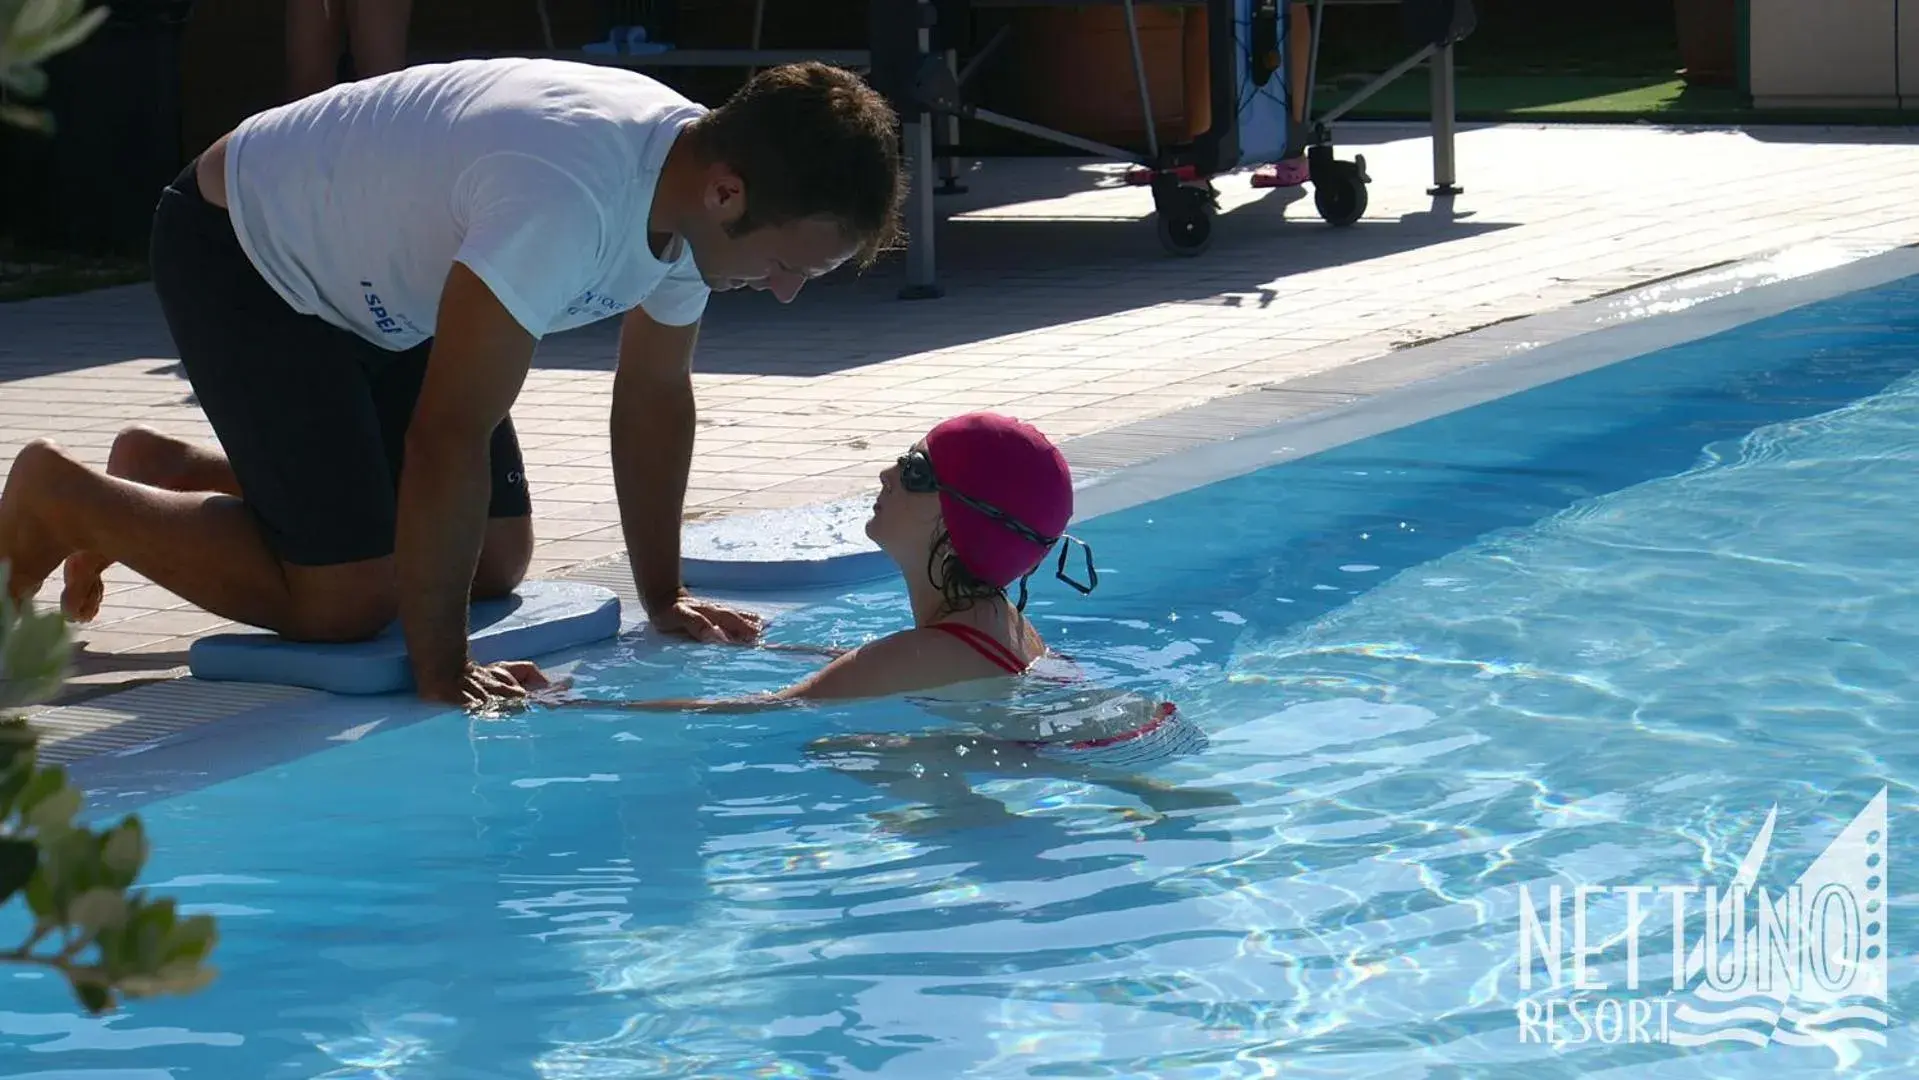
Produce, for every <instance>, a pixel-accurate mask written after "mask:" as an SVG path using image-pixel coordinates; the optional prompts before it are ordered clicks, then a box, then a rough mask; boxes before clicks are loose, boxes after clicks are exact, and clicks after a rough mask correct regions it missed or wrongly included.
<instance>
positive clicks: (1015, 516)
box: [579, 412, 1203, 767]
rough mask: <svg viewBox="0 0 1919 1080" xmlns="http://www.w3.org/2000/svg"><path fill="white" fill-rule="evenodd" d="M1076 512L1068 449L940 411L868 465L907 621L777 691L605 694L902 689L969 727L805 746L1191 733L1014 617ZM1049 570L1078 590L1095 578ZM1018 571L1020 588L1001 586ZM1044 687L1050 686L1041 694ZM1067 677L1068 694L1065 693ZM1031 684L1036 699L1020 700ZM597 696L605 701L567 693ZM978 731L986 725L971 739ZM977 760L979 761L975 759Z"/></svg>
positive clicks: (1088, 740)
mask: <svg viewBox="0 0 1919 1080" xmlns="http://www.w3.org/2000/svg"><path fill="white" fill-rule="evenodd" d="M1072 514H1073V484H1072V475H1071V472H1070V471H1069V470H1068V468H1067V465H1066V458H1065V456H1064V455H1063V454H1061V453H1060V452H1059V450H1058V448H1057V447H1055V446H1054V445H1053V444H1052V443H1051V442H1050V441H1049V440H1048V439H1047V438H1046V436H1045V435H1043V434H1041V433H1040V432H1039V430H1038V429H1037V428H1035V427H1033V426H1032V425H1031V424H1027V423H1024V422H1022V421H1019V420H1015V419H1013V418H1011V417H1007V416H1001V415H999V414H996V413H987V412H977V413H969V414H967V415H964V416H957V417H954V418H953V419H950V420H947V421H945V422H943V423H941V424H939V425H938V426H937V427H935V428H933V430H932V431H930V432H928V433H927V434H926V437H925V438H923V439H921V440H920V441H919V442H918V443H916V444H914V445H913V447H912V448H911V449H909V450H908V451H907V452H906V453H904V454H902V455H901V456H900V458H899V460H898V461H896V462H894V463H893V465H891V466H890V467H888V468H887V469H885V470H884V471H882V472H881V473H880V493H879V497H878V498H877V499H875V500H874V503H873V516H872V518H871V519H869V520H868V521H867V524H866V534H867V536H869V537H871V538H872V540H873V542H874V543H875V544H877V545H878V546H879V547H880V549H881V550H883V551H885V552H886V553H887V554H888V555H890V556H891V557H892V558H893V561H894V562H895V563H896V564H898V566H899V568H900V572H901V574H902V575H903V576H904V578H905V583H906V593H907V598H908V600H909V601H910V603H911V606H912V612H913V626H912V627H911V628H909V629H905V630H899V631H896V632H894V633H891V634H888V635H886V636H885V637H882V638H879V639H878V640H875V641H872V642H869V643H867V644H864V645H861V646H859V647H858V648H855V649H851V650H847V651H843V652H838V653H835V654H833V655H834V658H833V660H832V662H831V663H828V664H827V665H826V666H825V667H823V668H821V669H820V670H819V671H817V672H815V673H814V674H812V675H811V676H809V677H807V678H805V679H802V680H800V681H799V682H797V683H795V684H793V685H792V686H789V687H786V688H785V689H782V690H778V691H774V692H771V693H767V694H760V695H754V696H751V697H746V698H731V699H723V700H686V699H666V700H654V701H632V702H621V703H610V704H611V707H614V708H622V709H638V710H653V711H668V712H679V711H704V712H741V711H748V710H754V709H763V708H772V707H778V706H781V705H785V704H790V703H796V702H807V701H825V700H836V699H837V700H846V699H856V698H876V697H886V696H891V695H910V696H912V697H913V698H914V699H915V700H916V701H917V702H918V703H920V704H922V705H925V706H927V707H929V708H931V709H933V710H935V711H937V712H939V713H941V714H944V715H946V716H948V717H949V718H952V719H956V720H960V721H961V723H962V724H963V725H964V726H966V727H971V728H973V729H974V731H973V732H972V733H961V734H937V735H921V736H910V737H909V736H880V735H861V736H849V737H840V738H832V739H826V740H820V741H817V742H815V743H814V745H813V749H814V750H816V751H817V750H820V749H828V750H832V749H840V750H844V749H859V750H867V751H884V750H909V749H910V750H913V751H915V752H917V753H925V752H929V751H931V752H939V751H941V750H946V751H952V752H955V753H957V754H958V755H961V756H964V755H966V754H967V753H969V752H970V751H973V750H978V749H987V750H989V751H991V753H992V754H993V755H1002V754H1004V755H1010V756H1014V757H1025V756H1027V755H1039V756H1043V757H1048V758H1053V759H1058V760H1064V761H1071V762H1074V763H1079V764H1085V765H1093V764H1094V763H1095V761H1098V762H1099V763H1100V764H1107V765H1112V766H1120V767H1124V766H1126V765H1129V764H1135V763H1138V762H1140V761H1141V760H1143V759H1144V758H1147V757H1160V756H1163V755H1166V754H1168V753H1178V752H1180V751H1183V750H1188V749H1193V748H1195V747H1196V746H1197V745H1198V744H1199V743H1201V742H1203V736H1201V735H1200V734H1199V732H1198V729H1197V728H1195V727H1193V726H1192V725H1191V724H1189V723H1187V722H1185V721H1184V720H1183V718H1181V717H1180V716H1179V715H1178V712H1177V710H1176V709H1175V708H1174V707H1173V705H1172V704H1171V703H1170V702H1158V701H1149V700H1147V699H1144V698H1141V697H1139V696H1138V695H1136V694H1131V693H1126V692H1123V691H1100V690H1097V689H1095V688H1092V687H1090V686H1088V685H1086V684H1085V683H1083V682H1082V681H1081V680H1080V678H1079V674H1078V672H1077V671H1076V669H1075V668H1074V666H1073V665H1072V663H1071V662H1070V661H1069V660H1067V659H1066V658H1064V657H1061V656H1058V655H1057V654H1054V653H1052V652H1050V651H1049V650H1048V649H1047V647H1046V643H1045V642H1044V641H1043V640H1041V638H1040V635H1039V632H1038V631H1037V630H1035V629H1034V628H1033V624H1032V623H1031V622H1029V621H1028V620H1027V619H1026V616H1025V614H1024V609H1025V606H1026V581H1027V578H1028V577H1030V576H1031V575H1032V573H1033V572H1034V571H1035V570H1037V569H1038V568H1039V567H1040V565H1041V564H1042V563H1043V562H1044V561H1045V560H1046V558H1047V556H1048V555H1049V554H1050V553H1051V551H1052V549H1053V548H1054V547H1055V546H1056V545H1058V544H1059V543H1060V542H1061V541H1062V540H1070V541H1072V542H1073V543H1080V542H1079V541H1078V540H1076V539H1073V538H1071V537H1067V536H1065V535H1064V530H1065V528H1066V524H1067V521H1068V520H1069V519H1070V518H1071V517H1072ZM1080 547H1081V549H1082V550H1083V551H1084V552H1085V566H1086V576H1087V580H1086V582H1085V584H1081V583H1080V582H1078V581H1076V580H1074V579H1073V578H1072V577H1071V576H1069V575H1068V574H1067V572H1066V563H1067V554H1068V550H1069V549H1067V548H1061V550H1060V554H1059V561H1058V566H1057V569H1056V573H1057V575H1058V577H1059V578H1060V579H1061V580H1062V581H1065V582H1066V583H1067V584H1069V585H1071V586H1073V587H1074V588H1075V589H1078V590H1079V591H1080V592H1082V593H1087V592H1091V591H1092V589H1093V587H1094V586H1095V585H1097V584H1098V580H1099V578H1098V574H1097V573H1096V572H1095V571H1094V569H1093V558H1092V551H1091V549H1090V548H1087V547H1086V546H1085V545H1084V544H1083V543H1080ZM1015 584H1017V585H1018V586H1019V598H1018V600H1017V601H1015V600H1011V599H1009V598H1008V596H1007V590H1008V589H1010V588H1011V587H1012V586H1014V585H1015ZM1049 689H1050V690H1051V691H1052V692H1051V693H1050V694H1048V693H1045V691H1047V690H1049ZM1062 690H1064V691H1065V693H1063V694H1062V693H1061V691H1062ZM1033 691H1040V692H1041V693H1040V696H1041V697H1045V698H1048V699H1049V701H1048V703H1047V704H1045V705H1041V706H1037V707H1035V706H1033V705H1031V704H1030V702H1028V703H1022V702H1021V701H1020V700H1019V699H1021V698H1022V697H1027V698H1030V697H1031V696H1032V693H1031V692H1033ZM579 704H585V705H590V706H593V707H598V708H606V707H608V705H609V703H604V702H579ZM982 736H984V738H982ZM974 761H975V763H979V762H980V759H979V758H975V759H974Z"/></svg>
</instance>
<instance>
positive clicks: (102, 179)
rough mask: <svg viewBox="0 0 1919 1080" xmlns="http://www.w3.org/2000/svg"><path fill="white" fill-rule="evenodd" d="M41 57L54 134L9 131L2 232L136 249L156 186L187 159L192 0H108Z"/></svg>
mask: <svg viewBox="0 0 1919 1080" xmlns="http://www.w3.org/2000/svg"><path fill="white" fill-rule="evenodd" d="M111 9H112V15H111V16H110V17H109V18H108V19H107V21H106V22H104V23H102V24H101V25H100V27H99V28H98V29H96V30H95V31H94V32H93V34H92V35H91V36H89V37H88V38H87V39H86V40H85V41H83V42H81V43H80V44H79V45H76V46H74V47H73V48H72V49H70V50H68V51H67V52H64V53H61V54H60V55H58V56H55V57H54V58H53V59H51V60H49V61H48V62H47V64H46V72H47V79H48V83H49V85H48V87H47V94H46V97H45V98H44V99H43V100H42V101H41V102H40V103H39V104H40V106H41V107H42V108H44V109H46V110H47V111H48V112H50V113H51V114H52V115H53V119H54V123H55V124H56V125H57V127H56V130H55V131H54V133H53V135H52V136H51V137H48V136H45V135H39V134H25V133H13V134H9V135H8V136H7V139H6V142H7V145H6V152H7V157H8V159H9V161H10V165H9V167H8V170H7V171H8V172H10V173H12V176H11V177H10V178H9V180H8V181H7V184H8V187H9V189H10V190H9V191H8V192H7V194H8V195H9V196H10V198H9V200H8V201H9V204H10V205H9V208H8V209H9V213H8V217H9V219H10V220H8V221H7V223H6V225H7V232H8V233H9V234H10V235H11V236H12V237H13V238H15V239H17V240H20V241H22V242H24V243H26V244H28V245H31V246H33V247H39V248H48V249H53V250H57V251H66V252H72V253H76V254H122V255H142V254H144V253H145V251H146V243H147V232H148V228H149V225H150V223H151V221H152V218H153V206H154V202H155V200H156V199H157V198H158V197H159V194H160V189H161V188H162V187H164V186H166V184H167V182H168V181H170V180H172V179H173V177H174V176H175V175H177V174H178V173H179V171H180V169H181V168H182V167H183V166H184V165H185V164H186V162H185V155H184V153H183V152H182V149H181V145H180V43H181V39H182V37H183V36H184V33H185V29H186V21H187V16H188V14H189V13H190V12H191V10H192V0H112V4H111Z"/></svg>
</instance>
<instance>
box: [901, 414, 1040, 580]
mask: <svg viewBox="0 0 1919 1080" xmlns="http://www.w3.org/2000/svg"><path fill="white" fill-rule="evenodd" d="M926 456H927V459H928V460H929V461H931V462H932V465H933V471H934V473H936V474H938V476H939V480H940V484H941V485H942V486H943V487H947V488H951V489H952V490H953V491H956V492H959V493H960V494H961V495H965V496H966V497H967V498H970V499H973V500H975V501H977V502H982V503H985V504H986V505H988V506H991V507H993V508H994V509H997V510H999V511H1001V512H1003V513H1005V514H1006V515H1007V516H1008V517H1011V518H1013V519H1014V520H1016V521H1018V522H1019V523H1020V524H1022V525H1024V526H1026V527H1027V528H1028V529H1031V530H1032V531H1033V532H1036V533H1038V534H1040V535H1041V536H1042V537H1048V538H1051V539H1054V540H1057V539H1058V537H1059V535H1060V533H1061V532H1063V531H1064V530H1065V529H1066V523H1067V522H1068V521H1069V520H1071V519H1072V516H1073V477H1072V472H1071V471H1070V470H1069V469H1068V468H1067V467H1066V456H1065V455H1064V454H1061V453H1060V452H1059V448H1058V447H1056V446H1054V445H1053V444H1052V442H1051V441H1049V440H1048V439H1047V438H1046V436H1044V435H1042V434H1040V432H1039V429H1038V428H1035V427H1034V426H1033V425H1031V424H1028V423H1025V422H1023V421H1020V420H1015V419H1013V418H1012V417H1010V416H1001V415H999V414H998V413H989V412H976V413H968V414H966V415H964V416H955V417H953V418H952V419H951V420H947V421H945V422H943V423H941V424H940V425H939V426H938V427H936V428H934V429H933V430H932V431H930V432H928V433H927V436H926ZM940 515H941V517H942V518H944V519H945V522H946V535H947V536H948V538H949V539H950V540H951V541H952V544H953V554H954V555H956V556H958V558H959V561H960V565H962V566H964V567H966V569H968V570H970V571H972V573H973V575H974V576H975V577H977V578H979V579H980V580H981V581H984V582H986V583H987V584H989V585H997V586H999V587H1000V588H1002V589H1003V588H1006V587H1007V586H1009V585H1011V584H1012V583H1013V582H1015V581H1018V580H1019V579H1021V578H1023V577H1025V576H1026V575H1027V574H1029V573H1031V572H1032V571H1033V568H1034V567H1036V566H1038V565H1039V561H1040V560H1041V559H1043V558H1045V557H1046V552H1047V550H1048V548H1047V546H1044V545H1041V544H1037V543H1035V542H1034V541H1033V540H1032V539H1031V538H1030V537H1027V536H1022V535H1021V534H1020V532H1019V530H1017V529H1014V528H1010V527H1008V525H1007V524H1006V522H1004V521H1000V520H997V519H995V518H994V517H992V516H991V515H989V514H984V513H981V512H980V511H979V510H977V509H974V508H973V507H971V506H968V505H966V503H965V501H964V500H961V499H956V498H954V497H953V495H952V494H951V493H950V492H947V491H941V492H940Z"/></svg>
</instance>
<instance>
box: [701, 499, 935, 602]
mask: <svg viewBox="0 0 1919 1080" xmlns="http://www.w3.org/2000/svg"><path fill="white" fill-rule="evenodd" d="M872 514H873V502H872V500H871V499H870V498H861V499H847V500H843V501H841V502H836V503H827V504H825V505H819V506H801V507H794V508H792V509H789V510H776V511H769V512H766V513H760V514H738V515H729V516H727V517H723V518H717V519H715V520H712V521H704V522H700V523H698V524H695V525H692V526H689V527H688V528H687V529H686V530H685V532H684V533H683V534H682V538H681V543H680V573H681V575H682V577H683V579H684V580H685V582H686V585H687V587H688V588H692V589H710V590H723V591H728V592H767V591H780V590H787V589H807V588H818V587H822V586H841V585H858V584H862V583H864V582H868V581H874V580H877V579H880V578H885V577H889V576H891V575H893V574H896V573H898V572H899V571H898V568H897V567H895V566H894V565H893V560H892V559H891V558H889V557H887V555H886V553H885V552H882V551H881V550H880V549H879V548H878V547H876V546H875V545H874V544H873V541H871V540H869V539H867V537H866V520H867V519H868V518H869V517H871V516H872Z"/></svg>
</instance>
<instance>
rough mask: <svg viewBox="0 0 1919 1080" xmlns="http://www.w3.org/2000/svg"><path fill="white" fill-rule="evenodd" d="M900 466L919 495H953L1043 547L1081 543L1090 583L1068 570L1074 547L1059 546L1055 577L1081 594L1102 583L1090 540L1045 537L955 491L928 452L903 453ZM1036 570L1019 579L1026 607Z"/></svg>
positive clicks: (905, 485)
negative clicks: (1028, 585)
mask: <svg viewBox="0 0 1919 1080" xmlns="http://www.w3.org/2000/svg"><path fill="white" fill-rule="evenodd" d="M899 467H900V486H901V487H903V488H905V489H906V490H907V491H910V492H912V493H914V494H916V495H930V494H932V493H934V492H941V493H943V494H947V495H951V496H952V497H953V498H954V499H956V500H958V501H959V502H960V503H961V504H963V505H965V506H967V507H970V508H971V509H973V510H976V511H978V512H979V513H981V514H984V515H986V517H987V518H988V519H990V520H992V521H995V522H998V523H999V524H1000V525H1003V526H1005V527H1006V528H1008V529H1011V530H1012V531H1013V532H1014V533H1016V534H1018V535H1019V536H1020V537H1021V538H1022V539H1025V540H1028V541H1031V542H1032V543H1035V544H1038V545H1039V546H1040V547H1041V548H1043V549H1046V550H1049V551H1050V550H1051V549H1052V547H1053V545H1054V544H1057V543H1059V542H1060V540H1061V539H1062V538H1064V539H1066V540H1070V541H1072V542H1073V543H1075V544H1078V545H1079V546H1080V549H1081V550H1082V551H1084V552H1085V553H1086V583H1085V584H1083V585H1082V584H1080V583H1079V582H1077V581H1074V580H1073V579H1072V578H1071V577H1070V576H1068V574H1067V573H1066V555H1067V552H1068V551H1070V550H1071V549H1070V547H1061V548H1060V549H1059V565H1058V566H1057V567H1056V568H1055V569H1054V572H1053V576H1055V577H1057V578H1059V579H1060V580H1061V581H1064V582H1065V583H1066V584H1068V585H1071V586H1072V587H1073V588H1075V589H1078V590H1079V591H1080V593H1081V594H1085V593H1090V592H1092V591H1093V589H1094V588H1095V587H1096V586H1098V585H1099V571H1098V570H1095V569H1094V568H1093V549H1092V546H1091V545H1089V544H1087V543H1086V541H1084V540H1081V539H1080V538H1079V537H1077V536H1065V535H1063V534H1062V536H1044V535H1042V534H1040V533H1039V532H1038V531H1037V530H1035V529H1033V528H1032V527H1031V526H1030V525H1027V524H1026V523H1025V522H1023V521H1021V520H1019V519H1018V518H1016V517H1014V516H1013V515H1011V514H1009V513H1007V512H1006V511H1004V510H1001V509H1000V508H999V507H997V506H993V505H991V504H989V503H983V502H981V501H979V500H978V499H975V498H973V497H972V496H971V495H967V494H965V493H963V492H959V491H954V490H953V489H952V488H950V487H948V486H946V485H945V484H943V483H941V482H940V478H939V474H938V473H935V472H934V471H933V460H932V459H931V458H929V457H927V456H926V451H924V450H919V449H913V450H908V451H907V452H906V453H904V454H901V455H900V458H899ZM1033 569H1034V570H1037V569H1039V567H1038V566H1035V567H1034V568H1033ZM1032 573H1033V571H1032V570H1028V571H1027V572H1026V573H1025V574H1024V575H1022V576H1021V577H1020V579H1019V592H1020V606H1021V607H1022V608H1023V607H1024V606H1025V601H1026V579H1027V578H1028V577H1031V576H1032Z"/></svg>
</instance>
